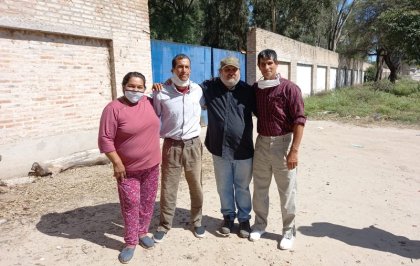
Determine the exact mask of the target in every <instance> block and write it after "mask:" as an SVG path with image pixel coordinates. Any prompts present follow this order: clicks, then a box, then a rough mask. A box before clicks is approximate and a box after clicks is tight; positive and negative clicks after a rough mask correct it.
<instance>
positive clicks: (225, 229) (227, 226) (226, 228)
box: [219, 216, 233, 236]
mask: <svg viewBox="0 0 420 266" xmlns="http://www.w3.org/2000/svg"><path fill="white" fill-rule="evenodd" d="M223 218H224V220H223V223H222V226H221V227H220V229H219V231H220V233H221V234H222V235H227V236H228V235H229V234H230V231H231V230H232V228H233V220H231V219H230V217H229V216H223Z"/></svg>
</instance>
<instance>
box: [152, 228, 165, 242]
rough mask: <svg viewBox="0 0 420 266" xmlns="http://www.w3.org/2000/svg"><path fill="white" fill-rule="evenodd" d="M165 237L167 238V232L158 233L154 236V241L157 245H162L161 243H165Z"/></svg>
mask: <svg viewBox="0 0 420 266" xmlns="http://www.w3.org/2000/svg"><path fill="white" fill-rule="evenodd" d="M165 236H166V232H165V231H156V232H155V233H154V234H153V240H154V241H155V242H156V243H160V242H162V241H163V239H164V238H165Z"/></svg>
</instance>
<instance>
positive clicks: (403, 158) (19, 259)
mask: <svg viewBox="0 0 420 266" xmlns="http://www.w3.org/2000/svg"><path fill="white" fill-rule="evenodd" d="M203 135H204V134H203ZM203 167H204V200H205V202H204V210H203V215H204V218H203V224H204V225H205V227H206V230H207V234H206V237H205V238H204V239H197V238H195V237H194V235H193V234H192V232H191V230H190V225H189V223H188V220H189V219H188V217H189V204H190V201H189V194H188V187H187V185H186V182H185V181H184V182H182V183H181V185H180V189H179V193H178V205H177V206H178V208H177V211H176V218H175V221H174V228H173V229H172V230H171V231H170V232H169V234H168V236H167V238H166V239H165V241H164V242H162V243H160V244H157V245H156V247H155V248H154V249H152V250H145V249H143V248H141V247H140V246H138V248H137V249H136V252H135V256H134V258H133V260H132V261H131V262H130V264H132V265H139V264H141V265H420V130H419V129H402V128H397V127H378V126H355V125H352V124H349V123H346V124H342V123H338V122H327V121H309V122H308V123H307V126H306V129H305V134H304V139H303V142H302V146H301V150H300V166H299V173H298V212H297V219H296V222H297V228H298V235H297V239H296V242H295V246H294V249H293V250H291V251H282V250H279V249H278V246H279V240H280V238H281V218H280V217H281V214H280V207H279V197H278V193H277V191H276V189H275V185H274V181H273V184H272V185H271V191H270V196H271V198H270V215H269V225H268V228H267V233H266V234H265V235H264V236H263V238H262V239H261V240H259V241H257V242H250V241H248V240H246V239H241V238H239V237H238V236H237V235H236V234H231V235H230V236H229V237H221V236H220V235H219V234H218V233H217V229H218V227H219V225H220V223H221V214H220V212H219V208H220V203H219V198H218V195H217V192H216V185H215V181H214V177H213V169H212V162H211V157H210V155H209V153H208V152H207V151H206V152H205V158H204V160H203ZM111 175H112V169H111V167H110V166H109V165H105V166H95V167H87V168H79V169H73V170H68V171H66V172H63V173H61V174H58V175H56V176H54V177H52V178H49V177H47V178H42V179H38V180H37V181H36V182H34V183H31V184H27V185H21V186H17V187H12V188H8V187H0V232H1V233H0V265H118V264H119V262H118V259H117V256H118V253H119V249H120V248H121V247H122V245H123V238H122V235H123V227H122V219H121V216H120V209H119V203H118V197H117V191H116V185H115V181H114V180H113V178H112V177H111ZM251 190H252V187H251ZM155 206H156V208H155V215H154V217H153V220H152V224H151V227H150V232H151V233H153V232H154V230H155V229H156V227H157V223H158V209H159V194H158V197H157V200H156V205H155ZM236 226H237V225H236Z"/></svg>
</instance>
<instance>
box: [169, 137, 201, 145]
mask: <svg viewBox="0 0 420 266" xmlns="http://www.w3.org/2000/svg"><path fill="white" fill-rule="evenodd" d="M195 139H198V136H197V137H193V138H190V139H171V138H165V141H169V142H170V143H172V144H185V143H193V142H194V140H195Z"/></svg>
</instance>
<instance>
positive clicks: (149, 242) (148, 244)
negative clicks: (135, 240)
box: [139, 236, 155, 249]
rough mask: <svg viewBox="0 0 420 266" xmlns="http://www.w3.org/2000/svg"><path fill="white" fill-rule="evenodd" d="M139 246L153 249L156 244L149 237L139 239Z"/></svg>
mask: <svg viewBox="0 0 420 266" xmlns="http://www.w3.org/2000/svg"><path fill="white" fill-rule="evenodd" d="M139 244H140V246H142V247H143V248H145V249H151V248H153V247H154V246H155V242H154V241H153V239H151V238H150V237H148V236H144V237H141V238H139Z"/></svg>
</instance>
